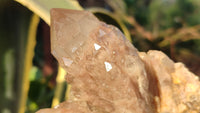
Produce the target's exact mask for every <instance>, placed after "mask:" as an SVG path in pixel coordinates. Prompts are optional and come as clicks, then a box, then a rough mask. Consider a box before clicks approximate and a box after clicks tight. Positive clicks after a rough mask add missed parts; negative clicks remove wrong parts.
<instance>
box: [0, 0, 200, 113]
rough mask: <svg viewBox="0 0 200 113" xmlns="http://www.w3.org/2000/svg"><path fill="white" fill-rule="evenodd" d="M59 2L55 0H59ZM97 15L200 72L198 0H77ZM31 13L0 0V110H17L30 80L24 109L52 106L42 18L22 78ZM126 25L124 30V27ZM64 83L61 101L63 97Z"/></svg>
mask: <svg viewBox="0 0 200 113" xmlns="http://www.w3.org/2000/svg"><path fill="white" fill-rule="evenodd" d="M58 2H59V1H58ZM79 3H80V5H81V6H82V7H83V8H84V9H85V10H89V11H92V12H93V13H94V14H95V15H96V16H97V17H98V18H99V19H100V20H102V21H105V22H106V23H109V24H113V25H115V26H117V27H119V28H120V29H121V30H122V31H123V32H124V33H125V35H126V36H127V37H129V36H130V37H131V39H132V43H133V44H134V46H135V47H136V48H137V49H138V50H139V51H145V52H146V51H148V50H151V49H156V50H161V51H163V52H165V53H166V54H167V55H168V56H169V57H170V58H171V59H173V60H174V61H175V62H183V63H184V64H185V65H186V66H187V67H188V68H189V70H190V71H192V72H193V73H195V74H196V75H197V76H200V0H79ZM32 15H33V12H32V11H30V10H29V9H28V8H26V7H24V6H23V5H21V4H19V3H18V2H16V1H13V0H0V75H1V78H0V98H1V101H0V113H17V112H18V111H19V109H20V101H21V100H20V98H21V97H20V96H21V95H22V86H26V85H28V86H29V88H28V98H27V99H26V113H34V112H35V111H36V110H38V109H40V108H45V107H51V106H52V100H53V98H54V95H55V93H56V92H55V91H56V85H57V83H56V77H57V74H58V63H57V61H56V60H55V59H54V57H53V56H52V55H51V54H50V28H49V26H48V25H47V24H46V23H45V22H44V21H43V20H42V19H40V21H39V24H38V25H37V33H36V38H35V42H36V45H35V47H34V55H33V58H32V65H31V69H30V72H29V74H28V75H26V76H27V77H28V80H29V82H30V84H27V83H24V82H23V79H24V76H23V72H24V69H25V67H26V65H24V64H25V54H26V50H27V46H28V45H27V37H28V35H29V33H30V32H29V29H30V25H31V24H30V23H31V18H32ZM126 30H128V31H126ZM66 87H67V85H66V83H63V87H62V89H63V90H62V91H61V95H60V96H61V97H60V98H59V101H63V100H64V99H65V90H66Z"/></svg>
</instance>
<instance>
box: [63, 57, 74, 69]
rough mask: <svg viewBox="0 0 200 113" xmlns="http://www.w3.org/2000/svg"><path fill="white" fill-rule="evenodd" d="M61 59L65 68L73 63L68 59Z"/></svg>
mask: <svg viewBox="0 0 200 113" xmlns="http://www.w3.org/2000/svg"><path fill="white" fill-rule="evenodd" d="M62 59H63V62H64V64H65V66H68V67H69V66H70V65H71V64H72V63H73V61H72V60H70V59H68V58H65V57H62Z"/></svg>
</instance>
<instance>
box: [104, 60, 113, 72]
mask: <svg viewBox="0 0 200 113" xmlns="http://www.w3.org/2000/svg"><path fill="white" fill-rule="evenodd" d="M104 64H105V68H106V71H107V72H109V71H110V70H111V69H112V65H111V64H110V63H108V62H104Z"/></svg>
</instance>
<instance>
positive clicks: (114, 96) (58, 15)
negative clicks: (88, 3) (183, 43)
mask: <svg viewBox="0 0 200 113" xmlns="http://www.w3.org/2000/svg"><path fill="white" fill-rule="evenodd" d="M51 49H52V54H53V55H54V56H55V57H56V59H57V60H58V62H59V64H60V65H61V66H62V67H63V68H64V69H65V70H66V71H67V72H68V75H67V76H66V80H67V82H68V83H69V84H71V86H72V87H71V91H70V95H69V100H67V101H66V102H63V103H61V104H60V105H58V106H56V107H55V108H52V109H42V110H39V111H38V112H37V113H199V111H200V82H199V78H198V77H197V76H195V75H194V74H192V73H191V72H189V71H188V70H187V68H185V67H184V65H183V64H182V63H174V62H173V61H172V60H170V59H169V58H168V57H167V56H166V55H165V54H164V53H162V52H160V51H149V52H148V53H143V52H138V51H137V49H136V48H135V47H134V46H133V45H132V44H131V43H130V42H129V41H127V40H126V39H125V37H124V35H123V34H122V33H121V32H120V31H119V30H118V29H117V28H116V27H114V26H111V25H107V24H105V23H103V22H100V21H99V20H98V19H97V18H96V17H95V16H94V15H92V14H91V13H89V12H87V11H75V10H66V9H53V10H52V11H51Z"/></svg>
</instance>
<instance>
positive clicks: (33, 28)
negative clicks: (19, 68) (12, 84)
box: [18, 14, 40, 113]
mask: <svg viewBox="0 0 200 113" xmlns="http://www.w3.org/2000/svg"><path fill="white" fill-rule="evenodd" d="M39 21H40V19H39V17H38V16H37V15H35V14H34V15H33V16H32V19H31V23H30V27H29V31H28V40H27V45H26V53H25V62H24V72H23V77H22V82H21V94H20V101H19V112H18V113H24V112H25V108H26V107H25V106H26V101H27V100H26V99H27V95H28V90H29V84H30V81H29V76H28V75H30V70H31V67H32V59H33V56H34V49H35V45H36V38H35V37H36V33H37V27H38V23H39Z"/></svg>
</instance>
